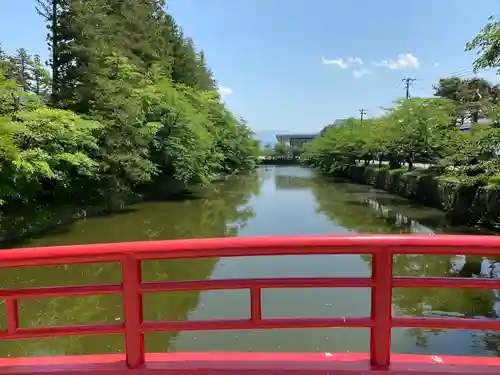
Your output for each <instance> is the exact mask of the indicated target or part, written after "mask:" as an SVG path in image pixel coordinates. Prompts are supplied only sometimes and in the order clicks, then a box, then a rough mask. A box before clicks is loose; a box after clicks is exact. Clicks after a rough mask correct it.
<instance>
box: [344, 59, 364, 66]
mask: <svg viewBox="0 0 500 375" xmlns="http://www.w3.org/2000/svg"><path fill="white" fill-rule="evenodd" d="M347 61H348V62H349V63H351V64H359V65H363V60H362V59H361V57H348V58H347Z"/></svg>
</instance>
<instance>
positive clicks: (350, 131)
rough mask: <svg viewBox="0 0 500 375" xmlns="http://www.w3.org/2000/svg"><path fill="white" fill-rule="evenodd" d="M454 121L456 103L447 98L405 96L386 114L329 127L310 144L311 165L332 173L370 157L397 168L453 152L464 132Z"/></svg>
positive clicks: (308, 151)
mask: <svg viewBox="0 0 500 375" xmlns="http://www.w3.org/2000/svg"><path fill="white" fill-rule="evenodd" d="M453 123H454V105H453V103H452V102H451V101H449V100H446V99H422V98H414V99H410V100H400V101H397V102H396V103H395V106H394V107H393V108H390V109H388V110H387V111H386V115H385V116H384V117H381V118H374V119H367V120H364V121H362V122H361V121H358V120H355V119H348V120H346V121H345V123H344V124H343V125H342V126H329V127H327V129H326V131H325V132H324V134H323V135H322V136H320V137H318V138H316V139H315V140H313V141H312V142H310V143H308V144H306V145H305V147H304V150H305V152H304V155H303V157H304V158H305V159H306V160H308V161H309V163H310V164H312V165H314V166H317V167H319V168H321V169H322V170H324V171H330V170H331V169H332V168H335V167H336V166H345V165H349V164H354V163H356V161H357V160H364V161H365V163H369V162H370V161H372V160H378V161H379V162H382V161H383V160H389V161H390V166H391V169H397V168H400V166H401V163H403V162H407V163H408V165H409V169H410V170H411V169H412V167H413V163H414V162H415V161H416V160H418V159H428V158H434V159H437V158H445V157H447V156H448V155H452V154H453V152H454V147H455V145H456V144H457V143H458V142H459V140H460V137H461V134H460V132H459V130H458V128H457V127H456V126H455V125H454V124H453Z"/></svg>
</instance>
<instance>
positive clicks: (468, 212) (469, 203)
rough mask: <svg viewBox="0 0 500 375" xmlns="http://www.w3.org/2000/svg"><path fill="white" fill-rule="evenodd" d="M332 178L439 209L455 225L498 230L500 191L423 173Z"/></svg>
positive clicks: (352, 169)
mask: <svg viewBox="0 0 500 375" xmlns="http://www.w3.org/2000/svg"><path fill="white" fill-rule="evenodd" d="M334 175H336V176H338V177H347V178H349V179H350V180H351V181H354V182H357V183H362V184H368V185H372V186H374V187H376V188H378V189H382V190H386V191H388V192H390V193H393V194H397V195H400V196H402V197H405V198H408V199H411V200H414V201H416V202H418V203H421V204H424V205H427V206H431V207H435V208H438V209H440V210H442V211H445V212H446V215H447V218H448V219H449V220H450V221H451V222H452V223H454V224H462V225H469V226H474V225H481V226H484V227H488V228H495V229H498V228H500V187H498V186H481V187H470V186H464V185H461V184H460V183H459V182H457V181H452V180H446V179H440V178H437V177H435V176H433V175H431V174H426V173H423V171H418V170H417V171H415V172H408V171H401V170H396V171H391V170H387V169H380V170H379V169H378V168H374V167H370V166H349V167H344V168H337V169H336V170H335V171H334Z"/></svg>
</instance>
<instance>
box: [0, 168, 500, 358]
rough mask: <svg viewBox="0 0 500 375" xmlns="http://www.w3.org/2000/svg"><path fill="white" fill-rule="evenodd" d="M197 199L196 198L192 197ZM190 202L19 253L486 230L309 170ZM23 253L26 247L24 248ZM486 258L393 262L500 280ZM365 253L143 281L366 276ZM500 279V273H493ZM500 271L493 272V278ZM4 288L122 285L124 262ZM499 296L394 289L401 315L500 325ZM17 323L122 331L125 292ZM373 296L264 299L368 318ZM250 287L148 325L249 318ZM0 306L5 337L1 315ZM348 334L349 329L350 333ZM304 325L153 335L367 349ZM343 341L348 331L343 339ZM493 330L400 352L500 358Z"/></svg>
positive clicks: (91, 347)
mask: <svg viewBox="0 0 500 375" xmlns="http://www.w3.org/2000/svg"><path fill="white" fill-rule="evenodd" d="M191 198H194V199H191ZM191 198H190V199H183V200H173V201H169V202H145V203H141V204H138V205H135V206H130V207H129V208H127V210H125V211H123V212H121V213H119V214H114V215H109V216H102V217H95V218H88V219H86V220H81V221H78V222H75V223H73V224H71V225H69V226H66V227H63V228H62V229H61V230H59V231H56V232H51V233H48V234H46V235H44V236H41V237H39V238H33V239H29V240H25V241H23V242H22V243H20V244H18V246H21V247H32V246H54V245H63V244H85V243H99V242H118V241H120V242H121V241H139V240H160V239H174V238H202V237H227V236H255V235H295V234H332V233H333V234H341V233H344V234H345V233H354V234H355V233H420V234H430V235H432V234H441V233H443V234H458V233H484V232H482V231H481V230H479V229H474V228H463V227H454V226H452V225H450V224H449V223H448V222H447V221H446V219H445V217H444V214H443V213H442V212H440V211H438V210H434V209H432V208H427V207H422V206H419V205H416V204H415V203H413V202H410V201H408V200H405V199H403V198H400V197H395V196H392V195H390V194H387V193H385V192H382V191H379V190H376V189H373V188H371V187H369V186H363V185H356V184H350V183H348V182H346V181H340V180H332V179H328V178H324V177H319V176H316V175H315V174H314V173H313V172H312V171H311V170H309V169H307V168H301V167H295V166H293V167H292V166H289V167H261V168H259V169H258V170H257V171H256V172H255V173H251V174H248V175H239V176H234V177H232V178H229V179H227V180H225V181H221V182H219V183H215V184H213V185H211V186H210V187H208V188H206V189H204V190H202V191H201V192H197V194H196V195H193V196H192V197H191ZM21 251H22V250H21ZM496 265H497V263H496V259H490V260H485V259H483V258H482V257H468V258H467V259H465V258H464V257H460V256H457V257H450V256H438V255H434V256H424V255H418V254H417V255H397V256H395V257H394V268H393V272H394V274H395V275H398V276H417V277H421V276H445V277H455V276H457V275H460V276H464V277H477V276H479V277H500V263H498V267H497V266H496ZM370 268H371V257H370V256H361V257H360V256H354V255H336V256H302V257H296V256H295V257H294V256H290V257H252V258H245V257H236V258H221V259H192V260H176V261H169V262H158V261H156V262H154V261H150V262H145V263H144V265H143V275H144V279H145V280H146V281H158V280H199V279H214V278H239V277H297V276H299V277H332V276H337V277H348V276H355V277H362V276H369V275H370ZM497 268H498V270H497ZM497 271H498V272H497ZM497 275H498V276H497ZM0 278H1V280H2V287H3V288H14V287H29V286H48V285H82V284H96V283H119V282H120V280H121V271H120V268H119V265H118V264H101V265H74V266H67V267H63V266H61V267H47V268H32V269H23V270H8V271H7V270H2V272H0ZM499 300H500V299H499V298H498V293H497V291H491V290H473V289H463V290H462V289H454V290H452V289H445V288H430V289H412V288H396V289H394V293H393V311H394V314H395V315H397V316H438V317H442V316H453V317H469V318H476V319H496V318H497V316H500V306H499V302H498V301H499ZM20 307H21V325H22V326H23V327H42V326H49V325H62V324H83V323H94V322H106V323H119V322H121V321H122V319H123V316H122V305H121V300H120V298H119V296H92V297H78V298H50V299H40V300H28V301H23V302H22V303H21V306H20ZM369 308H370V292H369V290H368V289H363V288H353V289H349V290H347V289H342V288H339V289H334V288H322V289H309V290H305V289H302V290H297V289H289V290H286V289H281V290H266V291H264V292H263V311H264V316H265V317H271V316H272V317H292V316H316V317H317V316H363V315H367V314H368V313H369ZM248 311H249V298H248V293H247V291H205V292H201V293H200V292H175V293H168V294H166V293H158V294H152V293H151V294H147V295H146V296H145V319H146V320H165V319H168V320H190V319H213V318H242V317H243V318H244V317H248ZM3 313H4V311H3V309H0V329H1V328H4V327H5V317H4V316H2V314H3ZM346 330H347V332H346ZM346 330H340V329H304V330H270V331H252V332H250V331H246V332H235V331H226V332H182V333H162V334H151V335H147V337H146V345H147V349H148V350H150V351H160V352H161V351H215V350H222V351H234V350H237V351H254V350H255V351H289V352H295V351H340V352H341V351H346V350H348V351H358V352H359V351H367V350H368V343H369V338H368V337H369V336H368V330H363V329H359V330H356V329H346ZM346 333H347V334H346ZM499 343H500V338H499V335H498V334H497V333H496V332H477V331H448V330H424V329H395V330H393V350H394V351H395V352H404V353H435V354H453V355H486V356H488V355H495V356H498V355H500V349H499ZM120 351H123V339H122V337H121V336H119V335H117V336H106V337H105V338H103V337H96V336H88V337H64V338H57V339H44V340H21V341H16V342H12V341H9V342H5V341H3V342H1V341H0V356H7V355H12V356H26V355H63V354H82V353H114V352H120Z"/></svg>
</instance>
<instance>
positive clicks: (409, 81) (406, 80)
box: [401, 78, 417, 99]
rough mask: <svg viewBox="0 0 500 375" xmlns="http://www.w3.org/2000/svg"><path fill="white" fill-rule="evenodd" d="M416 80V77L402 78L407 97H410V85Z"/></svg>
mask: <svg viewBox="0 0 500 375" xmlns="http://www.w3.org/2000/svg"><path fill="white" fill-rule="evenodd" d="M416 80H417V79H416V78H403V79H402V80H401V82H404V84H405V91H406V99H410V85H412V84H413V82H415V81H416Z"/></svg>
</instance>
